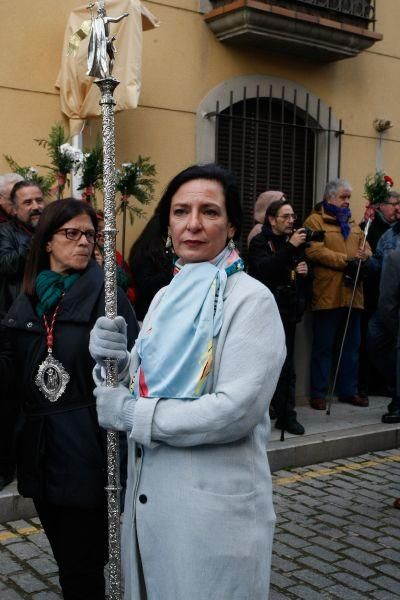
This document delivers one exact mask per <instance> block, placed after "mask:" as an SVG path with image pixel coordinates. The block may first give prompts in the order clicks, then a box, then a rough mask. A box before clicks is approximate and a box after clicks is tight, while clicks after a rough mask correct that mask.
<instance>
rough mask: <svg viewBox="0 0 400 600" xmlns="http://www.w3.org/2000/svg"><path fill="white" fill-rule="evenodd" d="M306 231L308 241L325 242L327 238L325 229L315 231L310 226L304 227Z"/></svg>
mask: <svg viewBox="0 0 400 600" xmlns="http://www.w3.org/2000/svg"><path fill="white" fill-rule="evenodd" d="M303 229H304V231H305V232H306V243H307V244H309V243H310V242H323V241H324V238H325V231H314V230H313V229H309V228H308V227H304V228H303Z"/></svg>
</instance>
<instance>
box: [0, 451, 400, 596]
mask: <svg viewBox="0 0 400 600" xmlns="http://www.w3.org/2000/svg"><path fill="white" fill-rule="evenodd" d="M273 480H274V496H275V508H276V512H277V517H278V521H277V527H276V534H275V539H274V547H273V565H272V577H271V593H270V599H269V600H285V599H287V600H289V599H305V600H320V599H342V600H366V599H370V598H371V599H377V600H394V599H396V598H400V511H399V510H396V509H394V508H392V504H393V500H394V499H395V498H397V497H400V451H399V450H389V451H386V452H374V453H371V454H365V455H362V456H358V457H356V458H352V459H338V460H335V461H332V462H329V463H323V464H317V465H312V466H310V467H301V468H297V469H286V470H282V471H278V472H277V473H275V474H274V475H273ZM77 543H79V540H77ZM0 598H1V600H21V599H24V598H25V599H28V598H29V599H32V600H56V599H59V598H62V596H61V593H60V590H59V587H58V579H57V567H56V564H55V562H54V559H53V557H52V555H51V551H50V548H49V545H48V542H47V539H46V537H45V535H44V534H43V532H42V531H41V528H40V522H39V520H38V519H37V518H34V519H28V520H20V521H14V522H8V523H5V524H4V525H0ZM188 600H189V599H188ZM210 600H230V599H227V598H221V599H219V598H218V599H217V598H215V599H214V598H212V599H211V598H210Z"/></svg>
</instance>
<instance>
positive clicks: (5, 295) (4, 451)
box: [0, 175, 44, 489]
mask: <svg viewBox="0 0 400 600" xmlns="http://www.w3.org/2000/svg"><path fill="white" fill-rule="evenodd" d="M15 177H18V176H17V175H15ZM12 181H13V178H12V177H11V182H12ZM7 182H8V186H5V187H4V186H3V188H1V189H0V193H2V190H3V193H8V191H9V187H10V178H9V177H8V178H6V183H7ZM3 183H4V178H3ZM9 199H10V202H11V204H12V206H13V210H14V217H13V218H11V219H10V221H8V222H7V223H2V224H1V226H0V319H2V318H3V317H4V315H5V314H6V312H7V310H8V309H9V308H10V306H11V304H12V303H13V302H14V300H15V298H16V297H17V296H18V294H19V292H20V289H21V283H22V278H23V274H24V268H25V262H26V257H27V254H28V251H29V247H30V245H31V241H32V236H33V233H34V231H35V227H36V225H37V223H38V221H39V218H40V214H41V212H42V210H43V205H44V204H43V203H44V201H43V194H42V191H41V189H40V188H39V187H38V186H37V185H36V184H32V183H31V182H27V181H18V180H17V183H15V179H14V185H13V187H12V189H11V192H10V196H9ZM13 413H14V398H13V396H12V394H10V392H5V393H4V394H2V398H1V404H0V489H3V488H4V487H5V486H6V485H7V484H8V483H10V482H11V481H12V480H13V477H14V473H15V456H14V453H13V448H14V439H13V435H14V431H13V428H12V415H13Z"/></svg>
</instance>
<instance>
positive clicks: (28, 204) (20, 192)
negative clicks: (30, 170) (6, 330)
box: [0, 181, 44, 318]
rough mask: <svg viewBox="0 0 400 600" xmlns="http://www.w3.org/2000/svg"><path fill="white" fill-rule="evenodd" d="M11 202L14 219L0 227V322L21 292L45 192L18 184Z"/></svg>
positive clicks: (27, 184)
mask: <svg viewBox="0 0 400 600" xmlns="http://www.w3.org/2000/svg"><path fill="white" fill-rule="evenodd" d="M10 199H11V202H12V205H13V209H14V217H13V219H12V220H11V221H10V222H9V223H4V224H3V225H2V226H1V227H0V318H2V317H4V316H5V314H6V313H7V311H8V309H9V308H10V306H11V304H12V303H13V302H14V300H15V298H16V297H17V295H18V294H19V292H20V289H21V284H22V279H23V275H24V268H25V259H26V255H27V253H28V250H29V248H30V245H31V239H32V235H33V232H34V231H35V227H36V225H37V224H38V222H39V218H40V215H41V214H42V210H43V208H44V200H43V193H42V190H41V189H40V187H39V186H38V185H36V184H33V183H31V182H27V181H20V182H18V183H16V184H15V185H14V187H13V188H12V190H11V194H10Z"/></svg>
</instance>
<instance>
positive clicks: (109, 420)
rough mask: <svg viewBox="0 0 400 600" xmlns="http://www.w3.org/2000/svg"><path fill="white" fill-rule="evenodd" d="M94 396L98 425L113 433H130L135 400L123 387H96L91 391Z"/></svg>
mask: <svg viewBox="0 0 400 600" xmlns="http://www.w3.org/2000/svg"><path fill="white" fill-rule="evenodd" d="M93 393H94V395H95V396H96V408H97V416H98V419H99V423H100V425H101V426H102V427H104V429H113V430H115V431H131V429H132V427H133V415H134V412H135V400H134V399H133V397H132V395H131V394H130V393H129V392H128V390H127V389H126V387H125V386H123V385H121V384H120V385H118V387H115V388H113V387H107V386H104V385H101V386H97V387H96V388H94V391H93Z"/></svg>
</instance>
